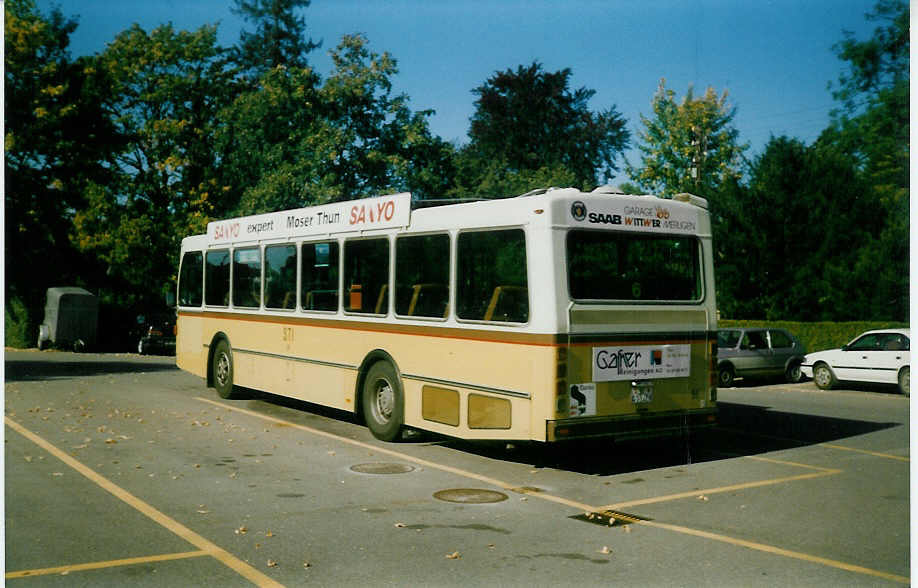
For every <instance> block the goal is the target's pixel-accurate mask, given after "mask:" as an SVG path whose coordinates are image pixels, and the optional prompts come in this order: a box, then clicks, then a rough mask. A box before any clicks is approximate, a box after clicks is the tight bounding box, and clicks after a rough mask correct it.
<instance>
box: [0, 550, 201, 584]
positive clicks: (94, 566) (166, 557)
mask: <svg viewBox="0 0 918 588" xmlns="http://www.w3.org/2000/svg"><path fill="white" fill-rule="evenodd" d="M209 555H210V554H209V553H207V552H206V551H186V552H184V553H164V554H162V555H150V556H146V557H129V558H125V559H113V560H109V561H96V562H91V563H83V564H72V565H68V566H57V567H55V568H41V569H36V570H19V571H18V572H7V573H6V579H7V580H10V579H13V578H28V577H32V576H47V575H49V574H61V575H66V574H69V573H70V572H84V571H86V570H101V569H104V568H117V567H121V566H133V565H136V564H143V563H156V562H161V561H173V560H176V559H188V558H191V557H202V556H209Z"/></svg>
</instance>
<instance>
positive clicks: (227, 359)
mask: <svg viewBox="0 0 918 588" xmlns="http://www.w3.org/2000/svg"><path fill="white" fill-rule="evenodd" d="M211 365H212V369H213V377H214V388H216V390H217V394H219V395H220V398H226V399H227V400H233V399H234V398H238V393H237V392H236V387H235V386H233V351H232V350H231V349H230V346H229V343H227V341H226V339H222V340H221V341H220V342H219V343H217V347H216V348H215V349H214V357H213V363H212V364H211Z"/></svg>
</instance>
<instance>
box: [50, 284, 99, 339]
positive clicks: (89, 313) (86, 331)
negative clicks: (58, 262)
mask: <svg viewBox="0 0 918 588" xmlns="http://www.w3.org/2000/svg"><path fill="white" fill-rule="evenodd" d="M98 320H99V300H98V298H96V296H95V295H94V294H92V293H91V292H88V291H86V290H84V289H83V288H74V287H56V288H48V292H47V295H46V299H45V318H44V320H43V321H42V323H41V325H40V326H39V327H38V348H39V349H45V348H46V347H49V346H51V345H53V346H55V347H60V348H65V347H70V348H72V349H73V350H74V351H83V350H84V349H86V347H87V346H92V345H94V344H95V343H96V334H97V329H98Z"/></svg>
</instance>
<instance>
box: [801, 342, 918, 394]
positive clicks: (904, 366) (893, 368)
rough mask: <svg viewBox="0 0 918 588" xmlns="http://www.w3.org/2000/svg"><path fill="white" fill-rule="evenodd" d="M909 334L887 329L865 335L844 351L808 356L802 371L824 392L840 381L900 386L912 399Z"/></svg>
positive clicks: (836, 350)
mask: <svg viewBox="0 0 918 588" xmlns="http://www.w3.org/2000/svg"><path fill="white" fill-rule="evenodd" d="M909 359H910V353H909V330H908V329H883V330H878V331H867V332H865V333H861V334H860V335H859V336H858V337H856V338H855V339H854V340H853V341H851V342H850V343H848V344H847V345H845V346H844V347H842V348H841V349H829V350H827V351H817V352H815V353H808V354H807V355H806V357H804V358H803V364H802V365H801V366H800V371H801V372H802V373H803V375H804V376H806V377H808V378H813V380H814V381H815V382H816V385H817V386H819V387H820V388H822V389H823V390H828V389H830V388H832V386H834V385H835V384H837V383H838V382H839V381H848V382H876V383H881V384H898V386H899V391H900V392H902V394H904V395H906V396H908V395H909V392H908V386H909Z"/></svg>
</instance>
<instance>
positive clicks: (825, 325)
mask: <svg viewBox="0 0 918 588" xmlns="http://www.w3.org/2000/svg"><path fill="white" fill-rule="evenodd" d="M717 326H718V327H720V328H729V327H772V328H776V329H786V330H788V331H790V332H791V333H793V334H794V335H795V336H796V337H797V339H799V340H800V342H801V343H803V345H804V346H805V347H806V350H807V351H808V352H810V351H822V350H823V349H836V348H838V347H841V346H842V345H845V344H846V343H850V342H851V340H852V339H854V338H855V337H857V336H858V335H860V334H861V333H863V332H864V331H870V330H873V329H903V328H905V329H907V328H908V323H897V322H871V321H856V322H847V323H833V322H819V323H804V322H794V321H756V320H742V321H740V320H728V319H720V320H718V321H717Z"/></svg>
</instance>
